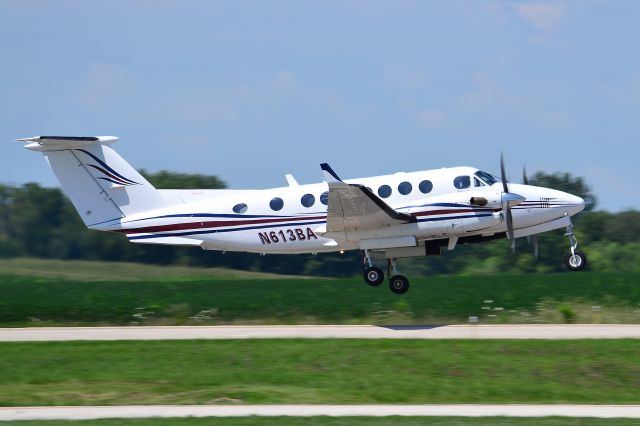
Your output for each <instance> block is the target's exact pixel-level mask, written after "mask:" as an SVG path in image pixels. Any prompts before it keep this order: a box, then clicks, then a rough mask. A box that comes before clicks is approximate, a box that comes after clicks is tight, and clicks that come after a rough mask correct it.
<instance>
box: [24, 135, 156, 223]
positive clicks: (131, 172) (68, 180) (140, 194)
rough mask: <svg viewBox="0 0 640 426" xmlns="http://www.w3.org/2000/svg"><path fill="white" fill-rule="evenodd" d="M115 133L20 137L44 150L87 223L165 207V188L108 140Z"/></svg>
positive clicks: (33, 147) (105, 220) (63, 188)
mask: <svg viewBox="0 0 640 426" xmlns="http://www.w3.org/2000/svg"><path fill="white" fill-rule="evenodd" d="M117 140H118V139H117V138H115V137H110V136H101V137H68V136H38V137H36V138H29V139H20V141H23V142H29V144H28V145H26V146H25V148H27V149H30V150H33V151H41V152H42V153H43V154H44V156H45V157H46V159H47V161H48V162H49V165H50V166H51V169H52V170H53V173H54V174H55V175H56V177H57V178H58V180H59V181H60V185H61V186H62V190H63V191H64V192H65V194H66V195H67V196H68V197H69V198H70V199H71V202H72V203H73V205H74V207H75V208H76V210H77V211H78V214H79V215H80V217H81V218H82V220H83V221H84V223H85V225H87V226H94V225H98V224H102V223H105V222H108V221H112V220H117V219H120V218H122V217H124V216H129V215H133V214H137V213H142V212H144V211H150V210H156V209H159V208H162V207H165V201H164V199H163V197H162V195H160V193H159V192H158V191H157V190H156V189H155V188H154V187H153V186H152V185H151V184H150V183H149V182H148V181H147V180H146V179H145V178H144V177H143V176H142V175H141V174H140V173H138V171H137V170H136V169H135V168H133V167H132V166H131V165H130V164H129V163H127V162H126V161H125V160H124V159H123V158H122V157H121V156H120V155H119V154H118V153H117V152H116V151H114V150H113V149H112V148H111V147H110V146H109V145H110V144H112V143H114V142H116V141H117Z"/></svg>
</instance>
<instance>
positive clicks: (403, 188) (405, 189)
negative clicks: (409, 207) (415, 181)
mask: <svg viewBox="0 0 640 426" xmlns="http://www.w3.org/2000/svg"><path fill="white" fill-rule="evenodd" d="M412 189H413V186H411V184H410V183H409V182H402V183H400V185H398V192H399V193H401V194H402V195H407V194H409V193H411V190H412Z"/></svg>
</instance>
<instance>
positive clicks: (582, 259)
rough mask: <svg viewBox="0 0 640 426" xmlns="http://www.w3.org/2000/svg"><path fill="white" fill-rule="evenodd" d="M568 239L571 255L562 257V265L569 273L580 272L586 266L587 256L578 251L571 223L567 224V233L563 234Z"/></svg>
mask: <svg viewBox="0 0 640 426" xmlns="http://www.w3.org/2000/svg"><path fill="white" fill-rule="evenodd" d="M565 235H566V236H567V237H569V243H570V244H571V253H568V254H567V255H566V256H565V257H564V263H565V265H567V268H569V270H571V271H580V270H582V269H584V267H585V266H587V256H586V255H585V254H584V253H583V252H581V251H580V250H578V240H577V239H576V236H575V235H574V234H573V223H571V222H569V226H567V232H566V234H565Z"/></svg>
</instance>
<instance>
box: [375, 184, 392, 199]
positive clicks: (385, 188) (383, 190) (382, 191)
mask: <svg viewBox="0 0 640 426" xmlns="http://www.w3.org/2000/svg"><path fill="white" fill-rule="evenodd" d="M378 195H379V196H381V197H382V198H389V196H390V195H391V187H390V186H389V185H382V186H381V187H380V188H378Z"/></svg>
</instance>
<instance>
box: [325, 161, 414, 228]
mask: <svg viewBox="0 0 640 426" xmlns="http://www.w3.org/2000/svg"><path fill="white" fill-rule="evenodd" d="M320 168H321V169H322V171H323V172H324V176H325V180H326V181H327V184H329V205H328V207H327V232H345V231H356V230H364V229H377V228H384V227H387V226H393V225H400V224H403V223H411V222H415V221H416V218H415V217H414V216H412V215H410V214H406V213H399V212H397V211H395V210H394V209H392V208H391V207H390V206H389V205H388V204H387V203H385V202H384V201H382V200H381V199H380V198H379V197H378V196H377V195H375V194H374V193H373V192H371V190H370V189H369V188H367V187H365V186H363V185H358V184H349V183H345V182H343V181H342V180H341V179H340V178H339V177H338V175H336V173H335V172H334V171H333V170H332V169H331V167H330V166H329V165H328V164H327V163H323V164H321V165H320Z"/></svg>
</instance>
